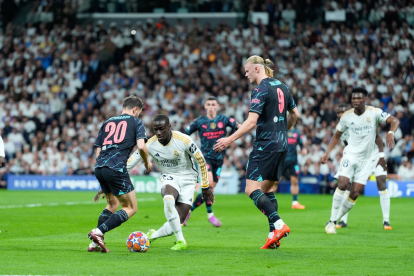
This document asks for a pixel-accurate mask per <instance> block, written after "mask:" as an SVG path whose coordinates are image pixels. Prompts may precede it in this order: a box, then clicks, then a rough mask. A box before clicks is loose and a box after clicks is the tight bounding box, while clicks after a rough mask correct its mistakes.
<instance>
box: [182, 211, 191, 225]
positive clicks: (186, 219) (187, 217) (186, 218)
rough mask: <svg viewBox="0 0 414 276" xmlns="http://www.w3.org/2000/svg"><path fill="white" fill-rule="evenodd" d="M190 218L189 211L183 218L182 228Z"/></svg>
mask: <svg viewBox="0 0 414 276" xmlns="http://www.w3.org/2000/svg"><path fill="white" fill-rule="evenodd" d="M190 216H191V211H190V212H188V214H187V216H186V217H185V220H184V222H183V225H184V226H187V221H188V219H189V218H190Z"/></svg>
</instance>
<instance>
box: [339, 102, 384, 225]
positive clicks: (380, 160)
mask: <svg viewBox="0 0 414 276" xmlns="http://www.w3.org/2000/svg"><path fill="white" fill-rule="evenodd" d="M347 110H348V106H347V105H345V104H342V105H339V106H338V107H337V108H336V115H337V116H338V118H341V116H342V114H343V113H344V112H345V111H347ZM348 139H349V134H348V130H347V131H345V132H344V134H342V136H341V141H342V142H344V144H345V146H347V145H348V142H347V140H348ZM372 162H373V164H372V165H373V171H372V173H371V174H373V175H374V176H375V178H376V181H377V187H378V193H379V195H380V203H381V210H382V217H383V227H384V230H392V227H391V225H390V205H391V200H390V194H389V193H388V190H387V185H386V181H387V163H386V161H385V158H384V146H383V142H382V138H381V136H380V135H379V133H378V132H377V136H376V139H375V148H374V152H373V155H372ZM338 175H339V172H338V173H337V174H336V175H335V178H336V179H338ZM351 189H352V180H351V181H350V182H349V184H348V188H347V189H346V191H345V194H344V199H347V198H348V196H349V193H350V191H351ZM348 214H349V213H346V214H345V215H343V216H342V218H341V220H340V222H338V223H337V225H336V228H345V227H348Z"/></svg>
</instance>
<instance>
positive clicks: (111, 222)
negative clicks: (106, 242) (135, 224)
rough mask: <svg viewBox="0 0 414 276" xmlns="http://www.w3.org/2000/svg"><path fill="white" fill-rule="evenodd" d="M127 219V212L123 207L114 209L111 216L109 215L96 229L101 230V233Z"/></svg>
mask: <svg viewBox="0 0 414 276" xmlns="http://www.w3.org/2000/svg"><path fill="white" fill-rule="evenodd" d="M127 220H128V214H127V212H125V210H124V209H121V210H118V211H116V212H115V213H114V214H113V215H112V216H110V217H109V219H107V220H106V221H105V222H104V223H102V224H101V225H100V226H99V227H98V229H99V230H101V232H102V233H103V234H105V233H106V232H108V231H111V230H112V229H114V228H116V227H118V226H120V225H121V224H122V223H124V222H125V221H127Z"/></svg>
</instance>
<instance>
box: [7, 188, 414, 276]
mask: <svg viewBox="0 0 414 276" xmlns="http://www.w3.org/2000/svg"><path fill="white" fill-rule="evenodd" d="M94 195H95V193H94V192H61V191H60V192H51V191H30V192H26V191H24V192H21V191H5V190H1V191H0V230H1V233H0V274H2V275H4V274H26V275H27V274H32V275H138V274H140V275H167V274H168V275H270V274H272V275H273V274H275V275H276V274H277V275H344V274H347V275H412V271H413V264H414V234H413V229H414V220H413V210H414V200H413V199H408V198H398V199H391V225H392V227H393V228H394V230H392V231H384V230H383V229H382V214H381V207H380V203H379V198H369V197H361V198H360V199H358V202H357V204H356V205H355V207H354V209H353V210H352V211H351V213H350V215H349V220H348V223H349V227H348V228H347V229H339V230H338V234H337V235H326V234H325V232H324V226H325V223H326V222H327V220H328V219H329V216H330V210H331V202H332V196H329V195H301V196H300V198H299V199H300V202H301V203H302V204H304V205H306V210H292V209H291V208H290V204H291V202H290V201H291V197H290V195H279V194H278V195H277V198H278V202H279V213H280V215H281V217H282V219H283V220H284V221H285V222H286V223H287V224H288V225H289V227H290V228H291V235H290V236H289V237H287V238H284V239H282V241H281V243H282V245H281V247H280V248H279V249H277V250H261V249H260V247H261V246H262V245H263V244H264V241H265V239H266V236H267V233H268V232H267V231H268V223H267V219H266V217H265V216H263V215H262V214H261V213H260V212H259V211H258V210H257V209H256V207H255V206H254V205H253V203H252V202H251V200H250V199H249V198H248V197H247V196H246V195H242V194H240V195H235V196H224V195H217V196H216V204H215V205H214V207H213V209H214V212H215V214H216V216H217V217H218V218H219V219H220V220H221V221H222V223H223V226H222V227H220V228H214V227H212V226H211V225H210V224H209V223H208V221H207V215H206V211H205V207H204V206H201V207H199V208H198V209H197V210H196V211H195V212H194V213H193V214H192V216H191V219H190V220H189V224H188V226H187V227H184V236H185V238H186V240H187V243H188V250H186V251H178V252H177V251H172V250H170V247H171V246H172V245H173V243H174V241H175V237H174V236H171V237H166V238H162V239H158V240H156V241H155V242H154V243H153V244H152V245H151V247H150V249H149V250H148V252H146V253H130V252H128V251H127V248H126V244H125V242H126V238H127V236H128V235H129V234H130V233H131V232H133V231H143V232H147V231H148V230H149V229H150V228H154V229H158V228H159V227H161V226H162V225H163V223H164V222H165V217H164V211H163V203H162V198H161V196H160V195H159V194H138V195H137V197H138V201H139V202H138V213H137V214H136V215H135V216H134V217H132V218H131V219H130V220H129V221H128V222H126V223H125V224H123V225H122V226H121V227H119V228H117V229H114V230H113V231H111V232H109V233H107V234H106V236H105V241H106V242H107V247H108V248H109V249H110V250H111V252H110V253H108V254H103V253H88V252H87V247H88V244H89V240H88V238H87V233H88V232H89V231H90V230H91V229H92V228H95V227H96V223H97V220H98V216H99V214H100V212H101V211H102V209H103V208H104V207H105V203H104V200H102V199H101V200H100V202H99V203H92V202H91V201H92V198H93V196H94ZM28 204H33V205H29V206H30V207H29V206H27V205H28ZM37 204H42V205H41V206H39V205H37Z"/></svg>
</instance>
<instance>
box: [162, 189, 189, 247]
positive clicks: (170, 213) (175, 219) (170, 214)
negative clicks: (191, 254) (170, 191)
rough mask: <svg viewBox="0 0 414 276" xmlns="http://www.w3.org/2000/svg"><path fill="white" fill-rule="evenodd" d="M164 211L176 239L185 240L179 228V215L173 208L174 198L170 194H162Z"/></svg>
mask: <svg viewBox="0 0 414 276" xmlns="http://www.w3.org/2000/svg"><path fill="white" fill-rule="evenodd" d="M164 213H165V217H166V218H167V220H168V223H169V224H170V227H171V229H172V231H173V233H174V234H175V237H176V238H177V240H178V241H185V240H184V236H183V231H182V229H181V223H180V216H179V215H178V212H177V209H175V199H174V197H173V196H172V195H166V196H164Z"/></svg>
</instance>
